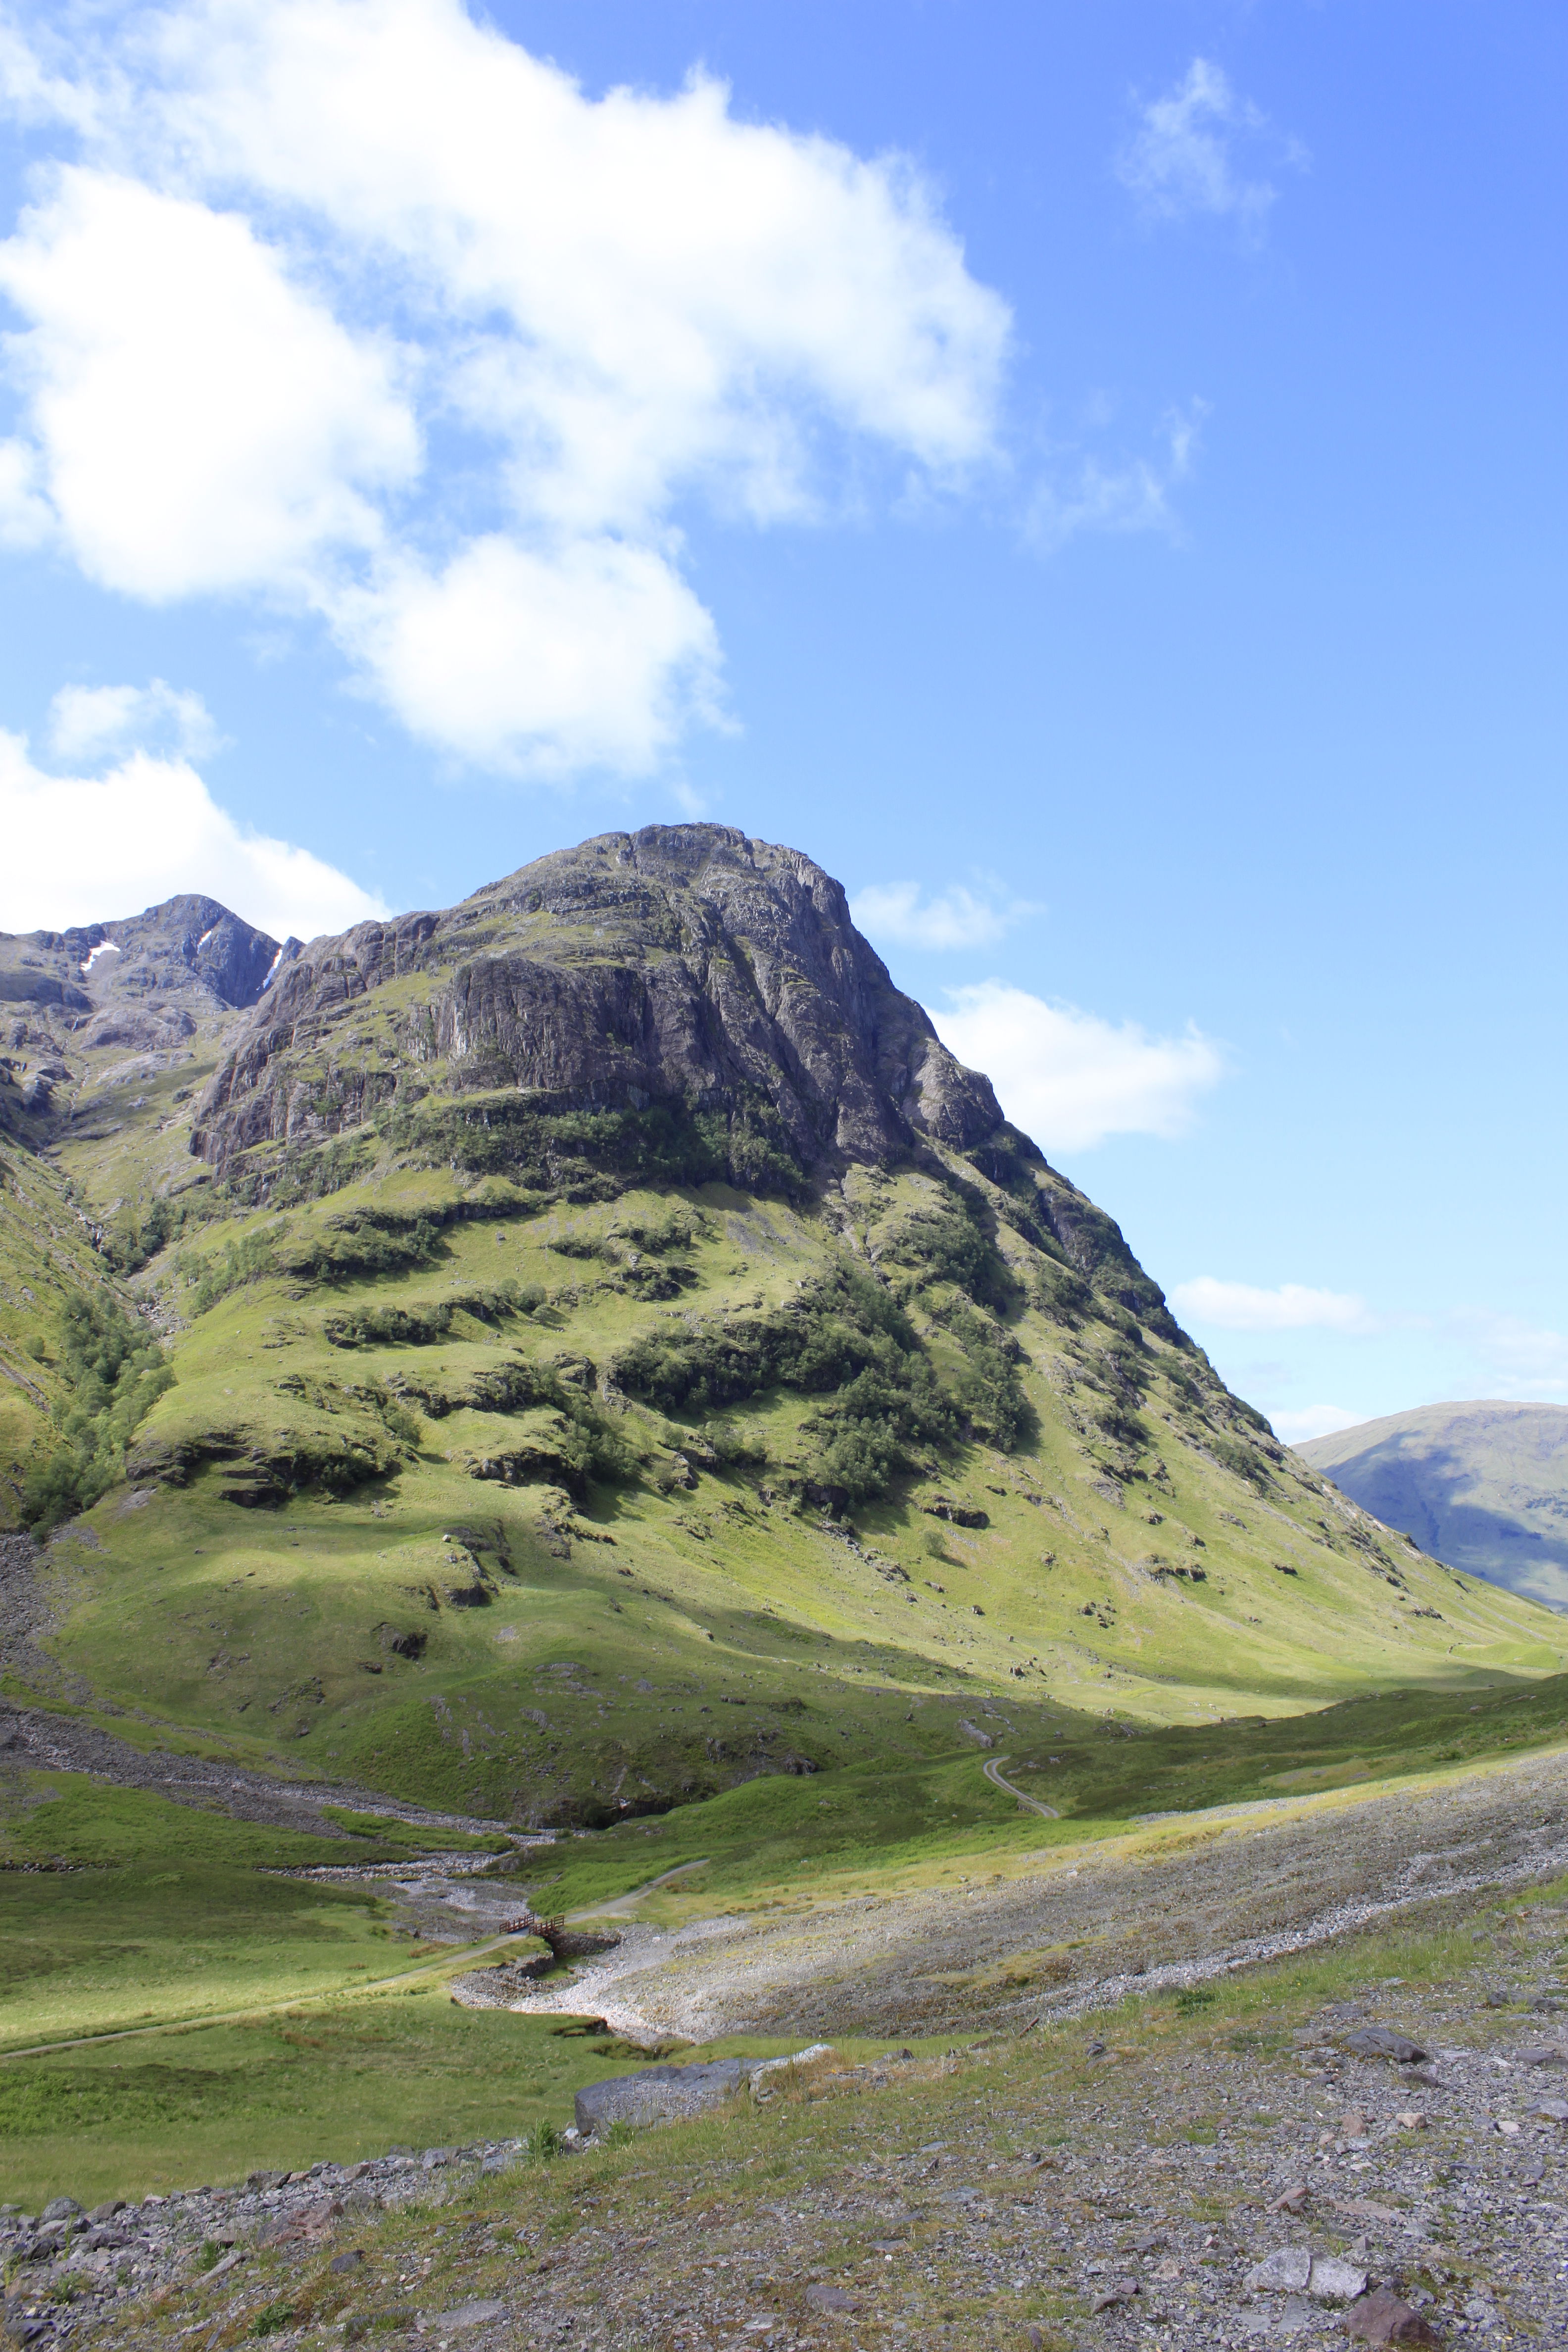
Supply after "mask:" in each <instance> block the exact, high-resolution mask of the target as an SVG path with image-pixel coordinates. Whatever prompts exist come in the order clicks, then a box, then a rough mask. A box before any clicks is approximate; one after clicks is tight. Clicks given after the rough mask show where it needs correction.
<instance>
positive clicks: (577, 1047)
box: [194, 824, 1003, 1169]
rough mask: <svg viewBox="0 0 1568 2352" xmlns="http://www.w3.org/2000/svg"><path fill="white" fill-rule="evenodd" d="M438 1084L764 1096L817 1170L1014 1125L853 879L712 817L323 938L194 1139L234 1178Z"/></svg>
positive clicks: (238, 1060) (252, 1033) (966, 1143)
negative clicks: (445, 904) (381, 1029)
mask: <svg viewBox="0 0 1568 2352" xmlns="http://www.w3.org/2000/svg"><path fill="white" fill-rule="evenodd" d="M377 1006H379V1007H380V1008H381V1009H383V1010H384V1013H385V1015H386V1018H387V1021H388V1023H389V1024H390V1033H389V1034H386V1035H384V1036H383V1038H382V1039H381V1041H380V1043H379V1045H378V1048H377V1050H376V1051H375V1052H374V1053H369V1054H367V1053H364V1052H363V1051H360V1050H359V1046H360V1045H361V1044H362V1043H363V1038H361V1037H358V1036H356V1033H358V1032H360V1031H362V1029H363V1020H362V1016H363V1014H364V1013H365V1012H366V1011H367V1009H375V1008H376V1007H377ZM389 1046H390V1052H389V1051H388V1050H387V1048H388V1047H389ZM323 1066H325V1080H324V1082H323ZM437 1086H438V1087H440V1088H441V1090H442V1091H449V1092H451V1093H453V1094H455V1095H458V1096H461V1095H463V1094H465V1093H468V1094H472V1093H479V1092H485V1091H491V1090H496V1089H502V1090H507V1089H515V1090H518V1091H519V1092H520V1093H521V1094H523V1095H524V1096H526V1097H529V1098H530V1099H531V1101H532V1102H534V1103H536V1104H537V1105H538V1106H539V1107H540V1108H542V1109H546V1110H550V1111H561V1110H598V1109H611V1110H621V1109H631V1110H634V1111H636V1110H641V1109H644V1108H647V1106H649V1105H650V1104H658V1103H666V1104H668V1103H679V1104H680V1105H682V1106H683V1107H685V1108H688V1109H689V1110H696V1111H716V1112H719V1113H721V1114H725V1115H729V1116H739V1115H744V1114H745V1113H746V1112H747V1110H748V1108H752V1107H758V1108H761V1109H762V1110H763V1112H764V1114H765V1115H766V1116H767V1117H768V1118H769V1119H770V1121H771V1122H773V1123H776V1128H777V1130H778V1131H779V1132H780V1133H781V1135H782V1137H783V1138H784V1139H785V1141H786V1143H787V1149H788V1150H789V1151H790V1153H791V1154H792V1156H793V1157H794V1158H795V1160H796V1162H797V1163H798V1164H799V1166H801V1167H802V1168H803V1169H811V1168H814V1167H819V1166H823V1165H829V1166H831V1165H833V1164H839V1165H842V1164H845V1163H847V1162H849V1161H854V1160H860V1161H872V1162H877V1161H888V1160H896V1159H900V1158H903V1157H905V1156H907V1154H908V1152H909V1151H910V1148H911V1145H913V1144H914V1143H916V1142H917V1141H918V1140H919V1139H921V1138H922V1137H931V1138H935V1139H939V1140H940V1141H942V1142H944V1143H947V1144H950V1145H952V1146H953V1147H955V1148H957V1149H960V1150H972V1149H973V1148H974V1147H975V1146H977V1145H980V1144H982V1143H983V1142H984V1139H986V1138H987V1137H990V1136H992V1135H994V1134H996V1133H998V1132H999V1131H1001V1130H1002V1129H1003V1119H1002V1114H1001V1112H1000V1110H999V1108H997V1104H996V1099H995V1097H994V1094H993V1093H992V1090H991V1087H990V1084H989V1082H988V1081H987V1080H986V1079H984V1077H981V1076H978V1075H976V1073H975V1072H973V1071H972V1070H966V1069H964V1068H963V1066H961V1065H960V1064H959V1063H957V1062H956V1061H954V1059H953V1057H952V1055H951V1054H949V1053H948V1051H947V1050H946V1048H945V1047H944V1046H943V1045H942V1043H941V1041H940V1040H939V1039H938V1037H937V1035H936V1033H935V1031H934V1030H933V1029H932V1027H931V1022H930V1021H929V1019H928V1018H927V1016H926V1014H925V1013H924V1012H923V1011H922V1010H921V1007H920V1006H919V1005H918V1004H916V1003H914V1002H913V1001H912V999H910V997H907V996H905V995H903V994H901V993H900V991H899V990H898V989H896V988H895V987H894V986H893V983H892V982H891V980H890V979H889V975H888V972H887V971H886V968H885V967H884V966H883V964H882V962H881V961H880V959H879V957H878V956H877V955H876V954H875V952H874V951H873V950H872V949H871V948H870V947H869V946H868V943H867V942H866V940H863V939H862V938H861V936H860V934H859V933H858V931H857V930H856V929H855V927H854V924H853V923H852V922H851V920H850V918H849V910H848V907H847V903H846V901H845V897H844V892H843V889H842V888H841V887H840V886H839V884H838V883H837V882H835V881H834V880H833V879H832V878H831V877H830V876H828V875H826V874H825V873H824V872H823V870H822V868H821V867H820V866H816V865H814V864H813V863H812V861H811V859H810V858H808V857H805V856H801V855H800V853H799V852H798V851H796V850H792V849H784V848H778V847H775V846H773V845H772V844H770V843H767V842H762V841H753V840H751V839H749V838H748V837H747V836H746V835H744V834H742V833H739V832H737V831H735V830H733V829H732V828H731V827H730V826H726V825H716V824H689V825H649V826H647V827H645V828H644V829H643V830H642V831H641V832H639V833H635V834H634V833H613V834H605V835H600V836H599V838H598V839H596V840H594V841H588V842H584V843H583V844H582V845H580V846H579V847H577V848H575V849H570V850H563V851H559V852H557V853H555V854H553V855H552V856H548V857H542V858H540V859H538V860H537V861H536V862H535V863H534V864H532V865H531V866H523V867H522V868H521V869H520V871H519V872H517V873H515V874H512V875H510V876H508V877H507V878H506V879H505V880H504V881H501V882H497V883H493V884H491V885H490V886H489V887H488V888H486V889H483V890H479V891H477V892H476V893H475V894H474V896H473V897H472V898H467V899H465V900H464V901H463V903H462V904H461V905H460V906H458V907H455V908H451V909H449V910H448V911H447V912H446V913H444V914H434V915H432V914H420V915H406V916H404V917H401V918H400V919H398V920H396V921H395V922H390V923H365V924H362V925H360V926H359V928H358V929H355V930H353V931H350V932H349V933H347V934H346V935H345V936H344V937H343V938H342V939H336V940H317V941H315V942H313V943H312V945H311V947H310V949H309V950H306V951H305V952H304V953H303V954H301V955H300V957H299V958H298V959H297V960H296V961H293V962H292V963H291V964H289V966H288V967H287V968H285V969H283V970H281V971H279V974H278V976H277V978H276V980H275V982H274V983H273V985H272V986H271V987H270V988H269V989H268V992H267V993H266V996H265V997H264V998H263V999H262V1001H261V1002H260V1003H258V1005H257V1006H256V1008H255V1010H254V1012H253V1013H251V1015H250V1017H249V1019H248V1021H247V1023H246V1024H244V1026H243V1028H242V1029H241V1030H240V1032H239V1034H237V1037H236V1039H235V1041H234V1045H233V1047H232V1050H231V1052H230V1054H229V1056H228V1058H227V1060H226V1062H225V1064H224V1065H223V1066H222V1067H221V1068H220V1069H219V1071H218V1073H217V1075H216V1077H215V1079H214V1081H213V1083H212V1086H211V1087H210V1088H209V1090H208V1093H207V1096H206V1097H205V1101H204V1103H203V1106H202V1111H201V1116H200V1119H199V1122H198V1129H197V1135H196V1139H195V1147H194V1148H195V1149H196V1150H200V1151H201V1152H202V1154H203V1155H204V1156H205V1158H206V1159H208V1160H211V1161H213V1162H214V1163H215V1164H216V1165H217V1166H218V1167H219V1168H223V1167H226V1165H227V1164H228V1163H229V1162H230V1161H231V1160H233V1159H234V1157H235V1155H236V1154H237V1153H238V1152H240V1151H243V1150H246V1149H247V1147H249V1146H253V1145H255V1144H258V1143H263V1142H295V1141H300V1140H303V1139H308V1138H310V1137H311V1136H312V1135H320V1134H321V1133H323V1132H329V1131H331V1130H333V1129H337V1128H341V1127H343V1126H349V1125H353V1124H354V1123H356V1122H357V1121H358V1120H359V1119H360V1118H363V1116H364V1115H365V1113H366V1111H367V1110H369V1109H372V1108H374V1107H375V1106H376V1104H377V1102H378V1101H381V1100H384V1099H386V1098H387V1097H388V1096H390V1095H392V1094H395V1093H399V1092H401V1093H402V1094H403V1095H404V1096H405V1097H410V1096H412V1097H415V1098H417V1097H420V1096H422V1095H424V1094H425V1093H426V1091H427V1090H428V1089H429V1088H430V1087H437Z"/></svg>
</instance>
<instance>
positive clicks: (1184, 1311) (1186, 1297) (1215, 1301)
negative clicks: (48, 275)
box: [1171, 1274, 1383, 1336]
mask: <svg viewBox="0 0 1568 2352" xmlns="http://www.w3.org/2000/svg"><path fill="white" fill-rule="evenodd" d="M1171 1303H1172V1305H1173V1307H1175V1309H1176V1312H1177V1314H1178V1315H1181V1316H1183V1317H1184V1318H1186V1319H1187V1320H1188V1321H1189V1322H1192V1323H1196V1324H1204V1325H1207V1326H1208V1328H1210V1329H1212V1330H1215V1331H1309V1330H1319V1331H1343V1332H1353V1333H1355V1334H1357V1335H1358V1336H1359V1335H1361V1334H1363V1333H1370V1332H1373V1331H1376V1330H1380V1329H1381V1328H1383V1327H1382V1325H1381V1324H1380V1322H1379V1321H1378V1319H1377V1318H1376V1317H1374V1316H1373V1315H1372V1314H1371V1313H1370V1312H1369V1310H1368V1308H1367V1304H1366V1301H1365V1300H1364V1299H1363V1298H1358V1297H1356V1295H1355V1294H1354V1292H1353V1291H1342V1290H1314V1289H1311V1288H1310V1287H1309V1286H1307V1285H1306V1284H1305V1283H1300V1282H1282V1283H1280V1284H1279V1286H1278V1288H1277V1289H1273V1290H1265V1289H1258V1288H1257V1287H1255V1286H1253V1285H1252V1284H1251V1283H1247V1282H1221V1281H1218V1280H1216V1278H1215V1276H1213V1275H1210V1274H1201V1275H1199V1276H1197V1277H1196V1278H1195V1280H1194V1281H1192V1282H1179V1283H1177V1285H1176V1286H1175V1287H1174V1289H1173V1291H1172V1293H1171Z"/></svg>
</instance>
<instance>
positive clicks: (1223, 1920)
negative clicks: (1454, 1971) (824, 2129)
mask: <svg viewBox="0 0 1568 2352" xmlns="http://www.w3.org/2000/svg"><path fill="white" fill-rule="evenodd" d="M1035 1867H1036V1870H1037V1874H1036V1875H1033V1876H1028V1877H1007V1878H1004V1877H1003V1876H1002V1874H1000V1873H998V1874H996V1875H995V1876H994V1878H993V1879H991V1880H990V1881H989V1882H988V1883H986V1884H984V1885H970V1886H969V1887H967V1888H966V1889H965V1890H964V1891H963V1893H962V1894H961V1895H957V1896H955V1895H953V1893H952V1891H951V1889H949V1890H927V1891H922V1892H921V1893H918V1894H912V1895H889V1896H871V1897H867V1898H863V1899H859V1900H856V1901H852V1902H847V1903H839V1904H829V1905H820V1906H816V1907H815V1908H812V1909H810V1910H808V1911H806V1912H805V1913H804V1914H795V1915H792V1916H788V1917H785V1918H784V1919H782V1920H778V1919H769V1918H767V1917H765V1916H764V1917H761V1918H753V1919H749V1920H746V1919H737V1920H705V1921H703V1922H701V1923H700V1925H699V1926H697V1927H691V1928H687V1929H684V1930H681V1931H679V1932H665V1933H661V1932H659V1931H657V1930H655V1929H653V1928H650V1927H631V1928H628V1930H627V1932H626V1933H625V1934H624V1935H623V1937H622V1941H621V1944H620V1947H619V1948H618V1949H617V1950H616V1951H615V1952H613V1953H611V1954H607V1955H606V1956H605V1958H604V1959H603V1960H600V1961H597V1962H595V1963H594V1964H593V1966H591V1967H589V1968H586V1969H582V1970H580V1971H579V1972H578V1974H577V1976H576V1977H575V1978H574V1981H573V1984H572V1985H571V1986H570V1987H568V1988H564V1989H562V1988H558V1987H554V1986H552V1987H551V1988H550V1989H549V1990H544V1991H542V1992H541V1993H539V1994H537V1995H534V1996H531V1997H530V1998H528V1999H527V2000H522V2001H520V2002H518V2003H516V2004H514V2005H515V2006H517V2007H519V2008H521V2009H524V2010H548V2009H563V2008H575V2009H578V2010H582V2009H589V2010H593V2011H597V2012H599V2013H600V2014H602V2015H603V2016H604V2017H605V2019H606V2020H607V2021H608V2022H609V2023H610V2024H611V2025H612V2026H614V2027H615V2029H616V2032H622V2033H629V2034H634V2035H637V2034H641V2035H647V2036H658V2035H668V2034H679V2035H681V2036H682V2037H684V2038H685V2039H686V2040H688V2041H692V2042H706V2041H710V2040H714V2039H717V2038H718V2037H719V2036H721V2035H722V2034H726V2033H740V2032H749V2033H771V2034H788V2033H796V2032H798V2033H800V2034H801V2035H803V2036H804V2037H805V2038H808V2039H815V2038H816V2037H817V2036H818V2035H821V2034H825V2033H829V2032H838V2033H863V2034H878V2033H881V2034H889V2035H902V2036H906V2037H907V2036H910V2035H911V2034H932V2033H947V2032H970V2033H972V2032H974V2031H975V2030H976V2028H977V2026H982V2025H985V2026H997V2027H1000V2026H1005V2027H1010V2028H1013V2029H1015V2030H1016V2028H1017V2027H1018V2026H1020V2025H1022V2024H1025V2023H1027V2022H1029V2021H1032V2020H1033V2019H1036V2018H1037V2017H1040V2016H1042V2015H1049V2014H1053V2013H1070V2012H1071V2011H1074V2010H1079V2009H1081V2008H1082V2007H1083V2006H1084V2005H1085V2003H1086V2002H1089V2001H1100V2000H1106V1999H1108V1998H1116V1997H1119V1996H1120V1994H1121V1992H1122V1991H1124V1990H1128V1989H1130V1988H1131V1987H1132V1986H1134V1985H1142V1986H1144V1987H1145V1988H1152V1987H1154V1986H1157V1985H1160V1984H1162V1983H1170V1984H1193V1983H1196V1982H1198V1981H1200V1980H1202V1979H1205V1978H1208V1977H1212V1976H1215V1975H1216V1974H1220V1973H1223V1972H1224V1971H1225V1970H1226V1969H1234V1968H1236V1967H1238V1966H1242V1965H1246V1964H1247V1963H1250V1962H1257V1961H1259V1960H1264V1959H1268V1958H1274V1957H1277V1956H1278V1955H1279V1954H1282V1953H1286V1952H1289V1951H1295V1950H1301V1949H1305V1948H1310V1946H1312V1945H1315V1944H1319V1943H1323V1942H1327V1941H1330V1940H1331V1939H1332V1938H1334V1937H1338V1936H1342V1935H1343V1934H1345V1933H1346V1932H1347V1930H1350V1929H1352V1928H1356V1927H1364V1926H1366V1925H1368V1924H1369V1923H1371V1922H1373V1921H1374V1920H1376V1919H1378V1918H1380V1917H1394V1916H1401V1915H1405V1916H1409V1915H1414V1914H1415V1913H1418V1912H1419V1911H1420V1909H1421V1908H1422V1907H1423V1906H1427V1905H1430V1904H1433V1903H1437V1902H1441V1901H1445V1900H1447V1899H1450V1898H1451V1897H1453V1896H1454V1895H1456V1894H1458V1895H1462V1894H1465V1893H1468V1892H1474V1891H1475V1890H1476V1889H1477V1888H1478V1887H1480V1886H1483V1885H1522V1884H1526V1883H1529V1882H1531V1881H1533V1880H1536V1879H1539V1878H1542V1877H1543V1876H1545V1875H1546V1874H1549V1873H1550V1872H1552V1871H1556V1870H1563V1869H1565V1868H1568V1757H1565V1756H1563V1755H1561V1754H1553V1755H1547V1756H1540V1755H1536V1756H1533V1757H1530V1758H1526V1759H1521V1761H1520V1762H1519V1763H1517V1764H1510V1765H1506V1766H1503V1767H1500V1768H1494V1769H1490V1770H1488V1771H1486V1772H1481V1773H1476V1774H1473V1775H1471V1776H1468V1777H1467V1778H1466V1779H1463V1780H1453V1781H1451V1782H1449V1783H1447V1784H1446V1785H1444V1786H1441V1787H1438V1788H1434V1789H1426V1790H1419V1789H1417V1790H1394V1791H1393V1792H1392V1793H1387V1794H1384V1793H1382V1792H1377V1793H1375V1794H1373V1795H1371V1796H1357V1797H1355V1798H1346V1797H1344V1796H1336V1797H1321V1798H1317V1799H1313V1800H1310V1801H1304V1802H1301V1803H1299V1804H1296V1805H1293V1806H1291V1807H1290V1808H1289V1811H1288V1813H1287V1814H1286V1815H1285V1816H1283V1817H1282V1816H1280V1815H1279V1814H1278V1813H1276V1812H1275V1811H1272V1810H1265V1809H1263V1808H1247V1809H1241V1808H1221V1809H1219V1812H1218V1814H1217V1815H1216V1817H1215V1819H1214V1820H1212V1821H1211V1820H1208V1819H1206V1818H1205V1816H1204V1815H1202V1814H1187V1815H1184V1816H1183V1817H1182V1818H1181V1820H1180V1821H1179V1822H1174V1823H1170V1824H1163V1825H1162V1826H1161V1827H1160V1829H1158V1830H1156V1831H1151V1832H1148V1833H1147V1834H1146V1835H1145V1836H1144V1837H1143V1838H1142V1839H1140V1840H1130V1841H1119V1842H1110V1841H1108V1842H1107V1843H1105V1844H1103V1845H1101V1846H1100V1847H1089V1848H1084V1847H1081V1846H1080V1847H1075V1848H1073V1849H1071V1850H1070V1851H1067V1852H1065V1853H1064V1852H1061V1851H1059V1850H1058V1851H1053V1850H1050V1849H1047V1850H1046V1851H1045V1852H1044V1853H1042V1854H1041V1855H1040V1856H1039V1857H1038V1860H1037V1864H1036V1865H1035Z"/></svg>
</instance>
